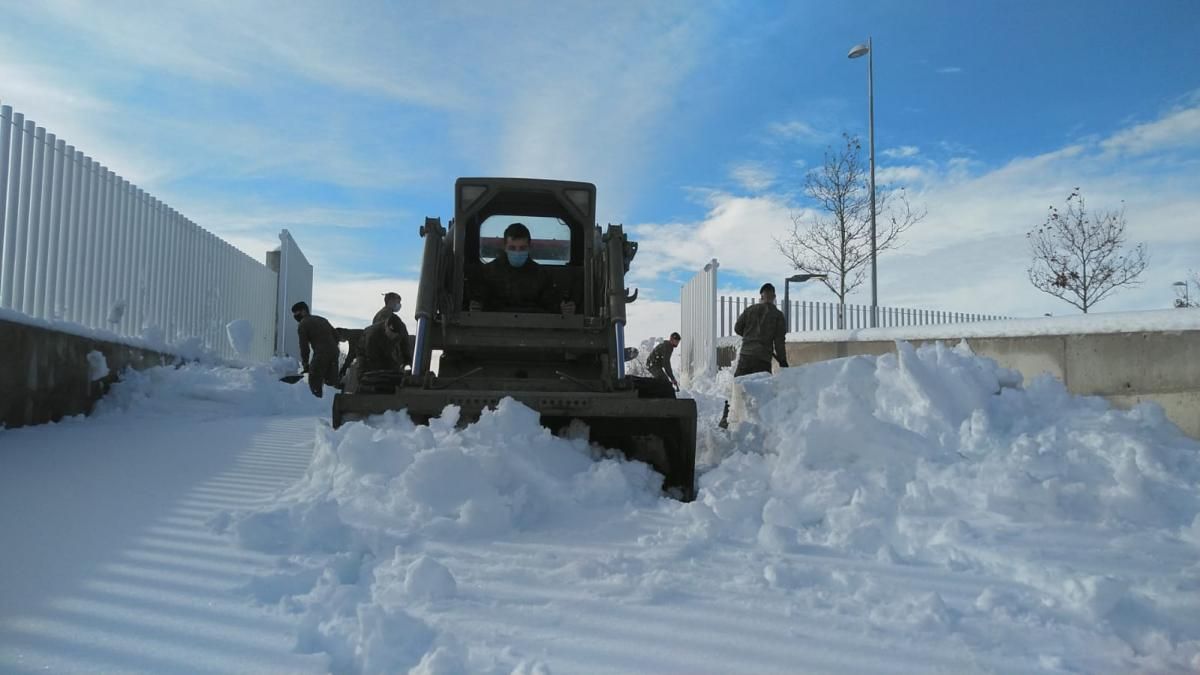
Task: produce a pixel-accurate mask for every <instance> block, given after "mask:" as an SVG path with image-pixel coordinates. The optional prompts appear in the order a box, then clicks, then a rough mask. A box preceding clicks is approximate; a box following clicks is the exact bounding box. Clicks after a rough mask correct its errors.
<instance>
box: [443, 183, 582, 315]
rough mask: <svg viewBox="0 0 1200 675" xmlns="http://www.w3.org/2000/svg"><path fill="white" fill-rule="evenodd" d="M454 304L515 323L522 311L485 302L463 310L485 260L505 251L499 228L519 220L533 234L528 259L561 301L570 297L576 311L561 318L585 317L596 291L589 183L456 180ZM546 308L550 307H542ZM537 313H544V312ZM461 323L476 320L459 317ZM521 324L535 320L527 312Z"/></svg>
mask: <svg viewBox="0 0 1200 675" xmlns="http://www.w3.org/2000/svg"><path fill="white" fill-rule="evenodd" d="M455 188H456V189H455V218H454V227H453V228H452V233H451V236H452V237H453V239H454V242H453V250H454V273H453V278H452V283H453V286H454V288H453V291H452V292H453V296H454V299H453V306H454V307H455V309H456V310H457V312H463V313H467V314H474V315H483V316H476V317H473V318H474V319H476V320H477V321H482V322H484V323H488V324H497V323H511V322H509V321H504V320H503V319H501V318H500V317H498V316H487V315H496V314H504V315H509V318H511V319H512V320H514V321H516V322H518V323H520V322H521V320H522V318H523V317H522V316H520V314H521V313H512V312H498V311H496V308H485V309H484V311H482V312H469V311H468V308H469V305H470V299H471V297H472V295H473V294H474V293H475V292H476V291H477V290H478V289H477V288H476V286H477V285H480V284H483V283H485V281H484V275H483V266H484V265H486V264H487V263H490V262H492V261H493V260H495V259H496V258H497V257H498V256H502V255H504V253H503V251H504V230H505V229H506V228H507V227H508V226H509V225H511V224H512V223H516V222H519V223H522V224H524V225H525V226H526V227H527V228H529V231H530V234H531V241H530V258H531V259H532V260H534V261H536V262H537V264H539V265H541V266H542V267H543V268H544V269H545V271H546V273H547V274H548V276H550V277H551V279H552V280H553V282H554V287H555V289H556V290H555V292H556V293H557V294H558V295H559V296H561V299H563V300H566V299H570V300H573V301H574V302H575V305H576V314H575V315H574V317H562V318H563V319H565V320H566V321H567V323H569V324H571V325H573V326H582V324H583V323H584V322H583V321H582V318H583V317H594V316H596V312H597V305H598V303H597V302H596V298H595V295H596V289H595V288H594V286H595V283H594V281H595V280H594V279H592V278H591V277H592V276H593V275H592V274H591V273H590V272H591V271H592V270H593V269H594V267H593V265H592V264H591V261H592V258H593V256H594V249H595V241H594V240H595V208H596V206H595V197H596V188H595V186H594V185H592V184H590V183H576V182H569V181H542V180H537V181H535V180H524V179H515V178H506V179H494V178H486V179H471V178H460V179H459V180H458V182H457V183H456V185H455ZM547 314H549V313H547ZM543 318H548V317H546V316H543ZM463 321H465V322H466V323H475V321H472V320H470V319H469V318H466V317H463ZM525 322H526V323H530V322H532V323H533V324H540V323H544V322H538V321H536V320H534V319H531V318H526V319H525Z"/></svg>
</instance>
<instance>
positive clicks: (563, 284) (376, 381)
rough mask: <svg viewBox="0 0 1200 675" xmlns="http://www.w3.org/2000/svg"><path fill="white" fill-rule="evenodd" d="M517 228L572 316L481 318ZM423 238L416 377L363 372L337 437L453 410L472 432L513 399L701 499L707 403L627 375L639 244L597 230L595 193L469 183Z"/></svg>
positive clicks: (350, 390)
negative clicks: (522, 228)
mask: <svg viewBox="0 0 1200 675" xmlns="http://www.w3.org/2000/svg"><path fill="white" fill-rule="evenodd" d="M514 222H520V223H523V224H524V225H526V226H527V227H528V229H529V230H530V233H531V242H530V244H531V256H530V257H531V258H532V259H534V260H536V261H537V262H538V264H539V265H540V266H541V267H542V268H543V269H544V270H545V272H546V274H547V275H548V276H549V277H551V279H552V281H553V288H554V292H555V293H557V294H559V297H560V298H561V300H562V301H564V302H565V301H571V302H573V303H574V306H575V312H574V313H572V314H563V313H551V312H530V311H511V310H505V309H501V308H496V307H483V308H482V310H481V309H480V308H479V306H478V305H474V307H475V311H472V307H473V304H472V302H471V300H472V299H473V298H475V297H478V296H479V294H480V291H481V290H482V288H481V285H483V284H486V283H487V281H486V279H485V276H484V272H485V270H484V265H485V264H486V263H487V262H489V261H490V260H492V259H494V258H496V257H497V256H500V255H504V252H503V251H504V239H503V232H504V230H505V228H507V227H508V226H509V225H510V224H512V223H514ZM420 235H421V237H422V238H423V239H424V251H423V256H422V261H421V279H420V288H419V290H418V293H417V302H416V329H415V331H414V336H413V347H412V348H413V359H412V364H413V365H412V372H411V373H407V374H404V375H397V374H395V373H390V374H386V375H387V376H384V377H372V375H373V374H372V373H367V374H365V375H364V376H363V377H362V378H361V379H360V382H362V383H363V384H360V385H358V386H357V387H355V386H350V387H347V391H346V392H345V393H341V394H338V395H337V396H336V397H335V398H334V402H333V425H334V426H335V427H337V426H340V425H341V424H342V423H343V422H346V421H350V420H356V419H363V418H365V417H367V416H370V415H374V414H379V413H382V412H385V411H388V410H405V411H407V413H408V415H409V416H410V417H411V418H412V419H413V420H414V421H415V422H417V423H418V424H421V423H426V422H428V420H429V418H430V417H436V416H438V415H440V414H441V413H442V410H443V409H444V408H445V407H446V406H447V405H451V404H453V405H457V406H459V407H460V409H461V414H460V420H461V421H462V422H470V421H473V420H476V419H478V417H479V415H480V413H481V412H482V411H483V410H484V409H486V408H492V407H495V406H496V405H497V404H498V403H499V402H500V400H501V399H502V398H504V397H506V396H508V397H512V398H514V399H516V400H517V401H520V402H521V403H523V404H525V405H527V406H529V407H530V408H532V409H534V410H536V411H537V412H538V413H539V414H540V416H541V423H542V425H543V426H545V427H548V428H550V429H551V430H553V431H555V432H559V431H562V430H564V429H566V428H567V427H568V426H569V425H571V423H572V421H574V420H580V421H582V422H583V423H585V424H586V425H587V427H588V429H589V431H590V434H591V436H590V438H591V441H592V442H595V443H597V444H599V445H601V446H603V447H607V448H613V449H618V450H621V451H623V452H624V453H625V454H626V456H628V457H629V458H631V459H635V460H640V461H645V462H647V463H649V464H651V465H652V466H654V468H655V469H656V470H658V471H659V472H660V473H662V474H663V476H664V477H665V479H664V481H663V488H664V490H665V491H666V492H667V493H668V494H670V495H671V496H674V497H676V498H678V499H682V500H684V501H691V500H692V499H693V498H694V497H695V467H696V404H695V402H694V401H692V400H690V399H676V398H675V395H674V392H673V391H672V389H671V388H670V387H669V386H668V387H664V386H662V384H663V383H662V382H660V381H657V380H649V379H646V378H636V377H631V376H627V375H626V372H625V361H626V358H627V354H628V353H629V352H630V351H632V350H627V349H626V347H625V344H624V343H625V306H626V305H627V304H629V303H632V302H633V301H634V300H636V298H637V292H636V291H635V292H634V293H633V294H632V295H631V294H629V293H628V290H627V289H626V288H625V274H626V272H628V270H629V265H630V263H631V262H632V260H633V258H634V255H635V254H636V253H637V243H636V242H633V241H630V240H629V239H628V237H627V236H626V235H625V234H624V232H623V229H622V227H621V226H620V225H609V226H608V228H607V230H603V231H602V230H601V228H600V227H599V226H597V225H596V186H595V185H592V184H591V183H580V182H571V181H559V180H533V179H524V178H460V179H458V181H456V182H455V186H454V219H453V220H451V221H450V222H449V224H448V226H447V227H443V226H442V224H441V221H440V220H439V219H436V218H427V219H426V220H425V225H424V226H423V227H422V228H421V229H420ZM489 310H490V311H489ZM435 352H439V353H440V357H439V360H438V364H437V368H436V373H435V372H434V370H433V369H431V365H432V363H431V362H432V359H433V358H434V355H435Z"/></svg>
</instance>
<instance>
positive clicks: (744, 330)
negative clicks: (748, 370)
mask: <svg viewBox="0 0 1200 675" xmlns="http://www.w3.org/2000/svg"><path fill="white" fill-rule="evenodd" d="M733 330H734V332H735V333H737V334H738V335H741V336H742V350H741V355H742V356H749V357H753V358H757V359H759V360H762V361H768V362H769V361H770V360H771V357H772V356H774V357H775V359H776V360H777V361H779V365H781V366H783V367H785V368H786V367H787V351H786V348H785V346H784V336H785V335H787V322H786V320H785V319H784V318H783V312H781V311H779V308H777V307H776V306H775V305H772V304H768V303H765V302H760V303H758V304H756V305H751V306H750V307H749V308H747V309H746V311H744V312H742V315H741V316H739V317H738V320H737V323H736V324H734V327H733Z"/></svg>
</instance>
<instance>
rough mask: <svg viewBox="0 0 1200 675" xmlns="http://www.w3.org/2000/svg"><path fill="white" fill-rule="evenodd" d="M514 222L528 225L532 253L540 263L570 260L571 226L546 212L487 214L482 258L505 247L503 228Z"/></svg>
mask: <svg viewBox="0 0 1200 675" xmlns="http://www.w3.org/2000/svg"><path fill="white" fill-rule="evenodd" d="M513 223H523V224H524V225H525V227H527V228H529V234H530V237H531V239H530V242H529V257H531V258H533V259H534V260H536V261H537V262H538V264H541V265H566V264H567V263H569V262H570V261H571V228H570V226H568V225H567V224H566V223H565V222H563V220H562V219H561V218H553V217H546V216H506V215H499V214H498V215H492V216H488V218H487V219H486V220H484V221H483V224H482V225H480V226H479V259H480V260H482V261H483V262H485V263H488V262H491V261H493V260H495V259H496V256H498V255H500V253H501V252H502V251H503V250H504V230H505V229H507V228H508V226H509V225H512V224H513Z"/></svg>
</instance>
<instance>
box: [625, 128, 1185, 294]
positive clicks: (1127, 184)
mask: <svg viewBox="0 0 1200 675" xmlns="http://www.w3.org/2000/svg"><path fill="white" fill-rule="evenodd" d="M1196 109H1200V107H1197V108H1196ZM1180 119H1181V116H1180V111H1172V112H1171V113H1169V114H1168V115H1166V116H1164V118H1163V120H1160V121H1161V122H1163V126H1164V127H1167V126H1172V125H1174V124H1178V123H1179V122H1178V120H1180ZM1154 124H1155V123H1150V125H1139V126H1138V127H1135V128H1134V129H1137V130H1138V133H1132V132H1133V130H1132V129H1131V130H1129V131H1130V132H1131V133H1130V134H1128V135H1124V136H1123V135H1121V134H1118V135H1115V136H1114V138H1135V137H1136V138H1146V134H1142V133H1141V132H1142V131H1144V129H1143V127H1145V126H1153V125H1154ZM1106 147H1108V146H1105V145H1104V143H1103V142H1101V141H1096V140H1091V141H1087V142H1080V143H1076V144H1073V145H1069V146H1066V147H1063V148H1059V149H1056V150H1052V151H1049V152H1045V153H1042V154H1040V155H1036V156H1031V157H1019V158H1015V159H1013V160H1011V161H1010V162H1008V163H1007V164H1005V165H1003V166H1001V167H999V168H995V169H991V170H982V169H980V167H979V165H978V164H977V163H976V162H974V161H971V160H966V159H964V158H954V159H951V160H949V161H947V162H946V163H944V164H942V165H937V164H934V163H932V162H928V163H926V164H923V165H921V166H920V167H890V168H889V167H885V168H884V169H883V170H881V171H880V172H879V174H878V176H877V177H878V178H880V182H887V181H889V180H894V179H901V178H905V179H916V178H920V179H921V184H920V185H917V186H915V187H916V189H914V190H910V191H909V192H910V195H909V198H910V200H911V201H913V202H914V203H915V204H917V205H921V206H925V207H927V209H928V213H929V215H928V217H927V218H926V219H925V220H924V221H922V222H921V223H919V224H918V225H917V226H916V227H914V228H913V229H912V230H910V231H909V232H908V233H907V234H906V236H905V237H904V245H903V246H902V247H901V248H900V249H898V250H895V251H888V252H886V253H885V254H883V255H881V256H880V259H879V260H880V263H879V268H880V297H881V304H883V305H886V306H896V305H900V306H909V307H920V308H927V309H941V310H951V311H973V312H988V313H995V314H1008V315H1021V316H1040V315H1041V314H1042V313H1044V312H1052V313H1056V314H1065V313H1070V308H1069V307H1068V306H1067V305H1065V304H1064V303H1062V302H1061V301H1059V300H1056V299H1054V298H1051V297H1050V296H1047V295H1044V294H1042V293H1040V292H1038V291H1037V290H1035V289H1034V288H1033V287H1032V286H1031V285H1030V284H1029V282H1028V280H1027V278H1026V273H1025V270H1026V268H1027V267H1028V264H1029V253H1028V249H1027V246H1028V245H1027V242H1026V239H1025V233H1026V232H1028V231H1029V230H1030V229H1032V228H1034V227H1036V226H1037V225H1038V224H1040V223H1042V222H1043V221H1044V220H1045V218H1046V212H1047V208H1048V207H1049V206H1050V205H1055V206H1059V207H1061V206H1062V204H1063V201H1064V199H1065V198H1066V196H1067V195H1068V194H1069V193H1070V191H1071V190H1072V188H1074V187H1077V186H1078V187H1080V188H1082V190H1083V193H1084V196H1085V197H1087V198H1088V204H1089V206H1090V207H1091V208H1092V209H1106V208H1119V207H1120V205H1121V202H1122V201H1123V202H1124V204H1125V206H1126V209H1127V212H1126V215H1127V220H1128V231H1127V235H1128V241H1129V242H1131V243H1132V242H1146V243H1147V245H1148V247H1149V251H1150V258H1151V263H1150V267H1149V269H1148V270H1147V272H1146V274H1145V281H1144V283H1143V284H1142V286H1141V287H1139V288H1135V289H1128V290H1125V291H1122V292H1120V293H1118V294H1116V295H1115V296H1113V298H1112V299H1111V300H1108V301H1106V302H1105V303H1104V305H1102V306H1101V307H1100V309H1101V310H1102V311H1104V310H1108V311H1115V310H1120V309H1141V308H1157V307H1164V306H1169V303H1170V300H1171V294H1170V281H1171V280H1173V279H1172V275H1175V276H1178V275H1179V274H1181V272H1180V270H1186V269H1187V268H1188V266H1189V265H1193V266H1194V265H1195V263H1194V260H1193V259H1194V257H1195V251H1196V250H1197V246H1198V245H1200V244H1198V240H1197V237H1198V236H1200V235H1198V234H1197V229H1196V220H1195V217H1196V216H1195V214H1196V213H1200V167H1198V166H1197V165H1196V164H1195V163H1194V162H1193V163H1180V162H1170V161H1160V158H1159V157H1157V156H1155V155H1153V154H1150V155H1148V156H1147V157H1146V158H1145V162H1147V164H1146V165H1142V164H1138V163H1133V162H1130V161H1127V160H1120V161H1118V159H1117V158H1116V157H1115V156H1113V155H1112V154H1111V153H1108V152H1106V151H1105V148H1106ZM1139 147H1145V148H1150V147H1155V146H1154V145H1153V144H1149V143H1148V144H1145V145H1140V146H1139ZM1147 167H1149V168H1147ZM900 182H905V181H900ZM912 182H916V181H915V180H913V181H912ZM706 194H707V195H708V200H709V201H708V211H707V213H706V214H705V216H704V217H703V218H702V219H700V220H699V221H697V222H690V223H678V222H677V223H668V224H655V225H642V226H638V227H635V228H634V231H635V232H636V234H637V236H638V238H639V239H640V240H641V241H642V246H641V249H640V250H641V252H640V253H639V257H638V260H637V261H636V263H635V268H637V267H638V266H641V269H634V270H633V273H634V274H635V275H637V276H638V277H639V278H641V277H651V278H652V277H656V276H659V275H664V274H669V273H681V274H683V275H684V276H686V275H689V274H690V273H691V272H694V271H695V269H696V268H697V267H698V266H699V264H700V263H701V262H704V261H707V260H708V259H709V258H713V257H715V258H717V259H718V260H720V262H721V266H722V267H721V274H722V275H726V276H725V277H724V278H726V279H728V278H730V277H729V276H728V275H733V274H736V275H738V276H739V277H741V278H742V279H743V280H747V281H754V280H757V279H760V278H761V279H780V278H782V277H784V276H786V274H787V273H788V270H787V266H786V263H785V261H784V260H783V258H782V256H781V255H780V254H779V253H778V251H776V250H775V246H774V244H773V242H772V236H773V235H774V236H783V235H784V234H785V233H786V232H787V231H788V230H789V228H790V226H791V218H790V215H791V214H792V213H793V212H794V210H795V207H794V205H793V204H792V203H790V202H789V200H788V198H787V197H785V196H782V195H779V194H758V195H754V196H743V195H737V194H730V193H724V192H715V191H713V192H708V193H706ZM1189 255H1190V256H1191V257H1190V258H1189ZM750 285H751V286H753V284H750ZM723 289H724V290H725V291H737V292H738V294H744V293H746V291H747V290H750V289H744V288H730V287H728V283H726V285H725V286H723ZM819 290H820V289H819V287H817V286H816V285H815V284H809V285H806V287H805V288H804V289H803V290H801V291H798V292H802V293H816V298H815V299H826V298H825V297H823V296H822V295H821V294H820V293H819V292H818V291H819ZM749 294H750V295H752V292H751V293H749ZM868 299H869V282H868V284H864V286H862V287H860V289H859V290H858V291H856V292H855V293H854V294H853V295H852V300H853V301H854V302H867V301H868Z"/></svg>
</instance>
